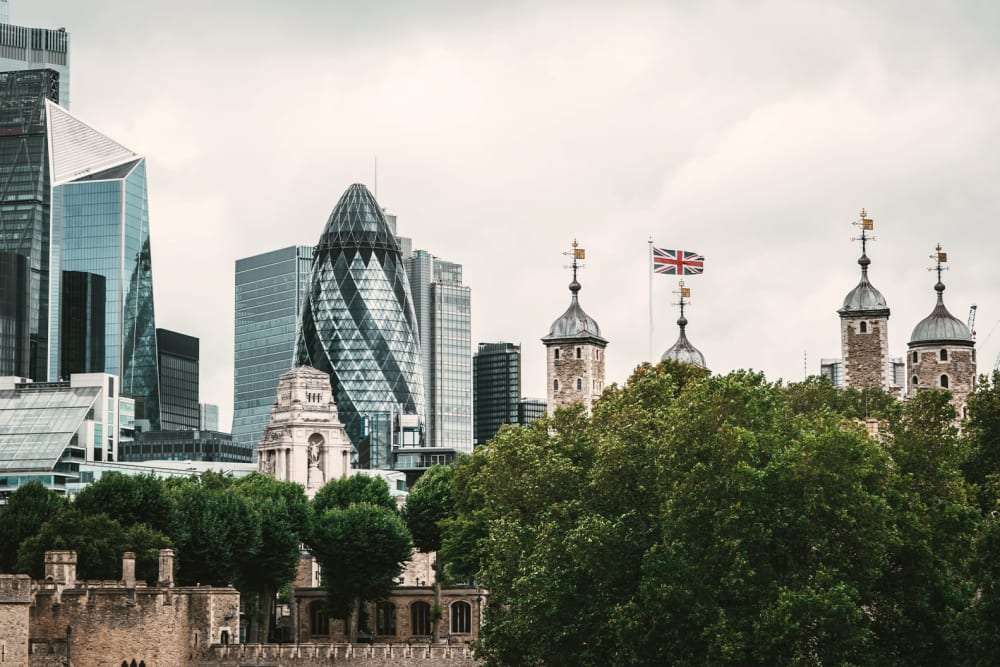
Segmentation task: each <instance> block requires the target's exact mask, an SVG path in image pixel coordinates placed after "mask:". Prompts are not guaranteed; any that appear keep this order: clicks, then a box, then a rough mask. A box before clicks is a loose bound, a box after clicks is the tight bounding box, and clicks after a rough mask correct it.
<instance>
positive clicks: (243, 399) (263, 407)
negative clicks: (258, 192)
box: [233, 245, 313, 452]
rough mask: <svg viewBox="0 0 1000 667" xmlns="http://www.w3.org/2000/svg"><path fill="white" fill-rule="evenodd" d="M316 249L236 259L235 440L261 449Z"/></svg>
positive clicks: (290, 361)
mask: <svg viewBox="0 0 1000 667" xmlns="http://www.w3.org/2000/svg"><path fill="white" fill-rule="evenodd" d="M312 256H313V249H312V246H304V245H303V246H290V247H288V248H281V249H280V250H272V251H270V252H265V253H262V254H260V255H254V256H253V257H246V258H244V259H238V260H236V323H235V337H234V358H233V442H235V443H236V444H237V445H239V446H240V447H245V448H248V449H249V450H250V451H252V452H256V451H257V445H258V444H259V442H260V438H261V436H262V435H263V433H264V427H265V426H267V421H268V419H270V417H271V407H272V406H273V405H274V392H275V391H276V390H277V388H278V379H279V378H280V377H281V376H282V374H284V373H287V372H288V371H289V370H291V368H292V366H293V365H294V361H295V334H296V332H297V331H298V321H299V313H301V312H302V304H303V303H304V302H305V296H306V288H307V287H308V286H309V268H310V266H311V265H312Z"/></svg>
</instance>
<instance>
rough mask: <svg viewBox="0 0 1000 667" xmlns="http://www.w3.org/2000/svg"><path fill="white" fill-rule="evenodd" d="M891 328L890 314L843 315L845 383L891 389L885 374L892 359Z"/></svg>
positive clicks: (842, 337)
mask: <svg viewBox="0 0 1000 667" xmlns="http://www.w3.org/2000/svg"><path fill="white" fill-rule="evenodd" d="M862 323H864V329H865V331H863V332H862V330H861V329H862V326H861V325H862ZM888 328H889V318H888V317H857V318H841V320H840V345H841V354H842V356H843V359H844V386H845V387H851V388H853V389H865V388H867V387H878V388H881V389H885V390H888V389H889V386H888V383H887V381H886V374H885V369H886V364H887V363H888V361H889V337H888Z"/></svg>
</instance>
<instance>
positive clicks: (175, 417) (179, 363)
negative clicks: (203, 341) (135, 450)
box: [156, 329, 201, 431]
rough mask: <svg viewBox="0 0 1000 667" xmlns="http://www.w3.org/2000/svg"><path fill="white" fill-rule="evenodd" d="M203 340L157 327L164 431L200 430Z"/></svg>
mask: <svg viewBox="0 0 1000 667" xmlns="http://www.w3.org/2000/svg"><path fill="white" fill-rule="evenodd" d="M199 348H200V341H199V340H198V339H197V338H195V337H194V336H188V335H187V334H182V333H178V332H176V331H170V330H169V329H157V330H156V349H157V352H158V353H159V355H160V358H159V365H160V428H161V429H163V430H164V431H197V430H198V429H199V428H200V427H201V410H200V408H199V406H198V382H199V376H200V372H199V366H200V364H199V356H200V354H199Z"/></svg>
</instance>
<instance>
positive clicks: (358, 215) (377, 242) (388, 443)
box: [296, 184, 424, 468]
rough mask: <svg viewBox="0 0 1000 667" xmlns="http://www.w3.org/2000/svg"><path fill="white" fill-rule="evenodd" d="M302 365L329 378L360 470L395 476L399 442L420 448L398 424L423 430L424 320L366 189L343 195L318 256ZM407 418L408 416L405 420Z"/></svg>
mask: <svg viewBox="0 0 1000 667" xmlns="http://www.w3.org/2000/svg"><path fill="white" fill-rule="evenodd" d="M296 362H297V363H298V364H307V365H309V366H312V367H313V368H318V369H319V370H322V371H325V372H327V373H329V374H330V383H331V385H332V386H333V391H334V396H335V398H336V401H337V409H338V411H339V413H340V420H341V421H342V422H343V423H344V426H345V427H346V428H347V433H348V436H349V437H350V439H351V443H352V445H353V446H354V457H355V461H354V464H355V465H356V466H358V467H361V468H391V467H392V465H393V462H392V458H391V457H392V446H393V440H394V439H396V440H397V442H396V444H397V445H399V444H402V445H407V444H409V445H419V444H420V442H419V441H414V440H413V439H412V438H414V437H417V439H418V440H419V428H418V429H417V435H416V436H415V435H414V432H412V430H411V432H410V433H409V435H407V436H406V438H409V440H408V441H407V440H405V439H404V442H399V441H398V440H399V438H400V437H401V431H402V429H401V426H400V425H401V424H404V423H406V424H412V423H413V422H415V421H416V422H417V423H420V424H422V422H423V418H424V393H423V392H424V390H423V387H424V381H423V373H422V371H421V365H420V345H419V341H418V329H417V320H416V315H415V311H414V307H413V299H412V296H411V293H410V285H409V282H408V281H407V277H406V269H405V266H404V264H403V259H402V253H401V251H400V246H399V242H398V241H397V240H396V237H395V235H394V234H393V233H392V231H391V230H390V229H389V225H388V223H387V222H386V219H385V216H384V215H383V213H382V209H381V208H379V205H378V203H377V202H376V201H375V198H374V197H373V196H372V194H371V192H369V191H368V188H366V187H365V186H364V185H361V184H354V185H352V186H351V187H349V188H348V189H347V191H346V192H344V194H343V196H341V198H340V201H338V202H337V205H336V206H335V207H334V209H333V212H332V213H331V214H330V218H329V220H327V223H326V227H325V228H324V229H323V234H322V236H321V237H320V239H319V244H318V245H317V246H316V249H315V253H314V255H313V263H312V271H311V273H310V277H309V287H308V293H307V296H306V299H305V303H304V304H303V308H302V316H301V320H300V326H299V333H298V336H297V340H296ZM406 415H410V417H406Z"/></svg>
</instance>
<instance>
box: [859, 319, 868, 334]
mask: <svg viewBox="0 0 1000 667" xmlns="http://www.w3.org/2000/svg"><path fill="white" fill-rule="evenodd" d="M858 330H859V331H860V332H861V333H868V323H867V322H862V323H861V326H860V327H858Z"/></svg>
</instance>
